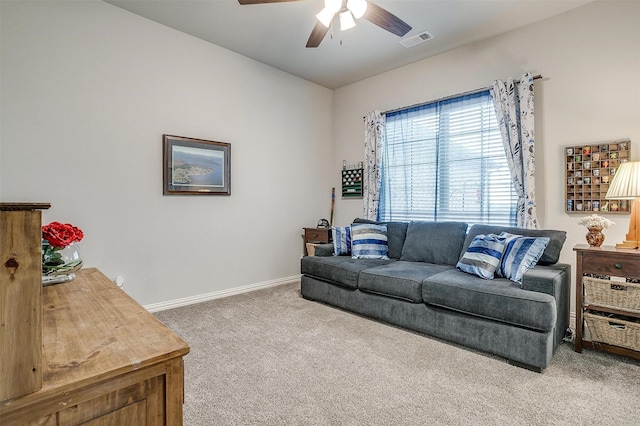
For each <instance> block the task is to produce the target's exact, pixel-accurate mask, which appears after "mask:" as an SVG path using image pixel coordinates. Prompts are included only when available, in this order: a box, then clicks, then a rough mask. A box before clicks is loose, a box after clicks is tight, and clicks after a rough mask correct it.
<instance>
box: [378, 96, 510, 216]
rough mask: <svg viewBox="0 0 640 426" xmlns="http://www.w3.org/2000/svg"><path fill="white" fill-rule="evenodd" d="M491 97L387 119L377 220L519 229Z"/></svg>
mask: <svg viewBox="0 0 640 426" xmlns="http://www.w3.org/2000/svg"><path fill="white" fill-rule="evenodd" d="M516 208H517V195H516V193H515V190H514V188H513V184H512V182H511V175H510V173H509V166H508V165H507V160H506V157H505V151H504V147H503V145H502V140H501V138H500V131H499V130H498V124H497V121H496V118H495V112H494V109H493V104H492V101H491V96H490V95H489V91H488V90H487V91H483V92H480V93H475V94H471V95H465V96H462V97H457V98H453V99H448V100H444V101H439V102H434V103H430V104H427V105H423V106H419V107H413V108H408V109H405V110H401V111H396V112H393V113H388V114H387V115H386V135H385V143H384V146H383V155H382V185H381V193H380V206H379V213H378V215H379V219H380V220H394V221H411V220H431V221H462V222H467V223H485V224H492V225H513V226H515V223H516Z"/></svg>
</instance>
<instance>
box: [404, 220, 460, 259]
mask: <svg viewBox="0 0 640 426" xmlns="http://www.w3.org/2000/svg"><path fill="white" fill-rule="evenodd" d="M466 232H467V224H466V223H462V222H410V223H409V227H408V228H407V237H406V239H405V241H404V246H403V248H402V255H401V256H400V260H406V261H410V262H427V263H435V264H439V265H451V266H455V265H456V263H458V260H459V259H460V252H461V251H462V245H463V243H464V239H465V234H466Z"/></svg>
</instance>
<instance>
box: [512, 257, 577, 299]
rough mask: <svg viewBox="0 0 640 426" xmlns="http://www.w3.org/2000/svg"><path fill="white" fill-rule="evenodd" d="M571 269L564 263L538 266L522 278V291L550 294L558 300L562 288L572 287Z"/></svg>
mask: <svg viewBox="0 0 640 426" xmlns="http://www.w3.org/2000/svg"><path fill="white" fill-rule="evenodd" d="M570 281H571V267H570V266H569V265H566V264H564V263H556V264H555V265H550V266H542V265H536V266H534V267H533V268H531V269H529V270H528V271H527V272H525V274H524V276H523V277H522V289H523V290H528V291H536V292H538V293H546V294H549V295H551V296H553V297H555V298H556V299H557V298H558V297H557V296H558V295H559V294H558V290H559V288H558V287H560V286H567V287H570V286H571V282H570Z"/></svg>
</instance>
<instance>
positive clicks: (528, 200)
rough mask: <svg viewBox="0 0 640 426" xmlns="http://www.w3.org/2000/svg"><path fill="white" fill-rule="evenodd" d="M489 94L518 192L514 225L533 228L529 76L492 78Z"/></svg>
mask: <svg viewBox="0 0 640 426" xmlns="http://www.w3.org/2000/svg"><path fill="white" fill-rule="evenodd" d="M491 97H492V98H493V104H494V107H495V110H496V117H497V119H498V126H499V127H500V134H501V136H502V142H503V143H504V149H505V151H506V154H507V162H508V163H509V168H510V169H511V177H512V178H513V186H514V188H515V190H516V192H517V193H518V211H517V219H518V222H517V223H518V225H517V226H518V227H519V228H526V229H537V228H538V219H537V214H536V201H535V192H536V191H535V190H536V187H535V169H536V158H535V138H534V129H533V77H532V76H531V74H529V73H526V74H523V75H522V76H521V77H520V81H519V82H514V81H513V80H512V79H511V78H508V79H507V81H506V83H505V82H503V81H500V80H496V81H494V82H493V88H492V89H491Z"/></svg>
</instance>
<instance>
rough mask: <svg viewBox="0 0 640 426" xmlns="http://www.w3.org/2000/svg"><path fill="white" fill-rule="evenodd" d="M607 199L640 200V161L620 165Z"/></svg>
mask: <svg viewBox="0 0 640 426" xmlns="http://www.w3.org/2000/svg"><path fill="white" fill-rule="evenodd" d="M605 198H606V199H612V198H613V199H616V200H618V199H623V200H624V199H627V200H632V199H635V198H640V161H630V162H627V163H622V164H620V167H618V170H617V171H616V174H615V175H614V177H613V180H612V181H611V185H609V190H608V191H607V195H605Z"/></svg>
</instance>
